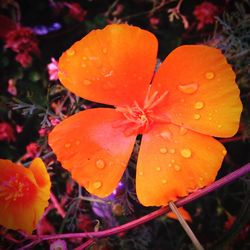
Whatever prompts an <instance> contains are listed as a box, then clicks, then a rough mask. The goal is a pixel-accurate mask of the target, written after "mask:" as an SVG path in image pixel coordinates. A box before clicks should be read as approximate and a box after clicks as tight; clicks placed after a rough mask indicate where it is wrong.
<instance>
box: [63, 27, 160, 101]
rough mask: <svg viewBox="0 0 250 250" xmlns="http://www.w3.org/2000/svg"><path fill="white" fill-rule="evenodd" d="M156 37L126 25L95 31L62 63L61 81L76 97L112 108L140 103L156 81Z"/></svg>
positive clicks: (80, 42) (69, 50) (78, 44)
mask: <svg viewBox="0 0 250 250" xmlns="http://www.w3.org/2000/svg"><path fill="white" fill-rule="evenodd" d="M157 47H158V43H157V39H156V37H155V36H154V35H153V34H152V33H150V32H148V31H145V30H142V29H140V28H138V27H133V26H130V25H127V24H112V25H108V26H106V27H105V28H104V29H102V30H93V31H91V32H90V33H89V34H88V35H86V36H85V37H84V38H83V39H82V40H80V41H78V42H76V43H75V44H73V45H72V46H71V48H70V49H68V50H67V51H66V52H65V53H63V55H62V56H61V58H60V60H59V69H60V72H59V79H60V81H61V82H62V84H63V85H64V86H65V87H66V88H67V89H69V90H70V91H72V92H73V93H75V94H77V95H79V96H81V97H83V98H85V99H88V100H91V101H95V102H101V103H106V104H112V105H124V104H131V103H132V102H133V101H134V100H137V101H138V102H139V103H142V101H143V100H144V98H145V95H146V90H147V88H148V86H149V83H150V81H151V79H152V77H153V71H154V67H155V63H156V54H157Z"/></svg>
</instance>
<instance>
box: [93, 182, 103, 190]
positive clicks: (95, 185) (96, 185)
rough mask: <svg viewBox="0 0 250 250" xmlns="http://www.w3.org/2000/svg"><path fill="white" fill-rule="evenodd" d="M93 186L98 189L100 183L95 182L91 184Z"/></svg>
mask: <svg viewBox="0 0 250 250" xmlns="http://www.w3.org/2000/svg"><path fill="white" fill-rule="evenodd" d="M93 186H94V188H95V189H99V188H100V187H101V186H102V183H101V182H100V181H95V182H94V183H93Z"/></svg>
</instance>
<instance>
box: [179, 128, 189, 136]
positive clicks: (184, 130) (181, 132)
mask: <svg viewBox="0 0 250 250" xmlns="http://www.w3.org/2000/svg"><path fill="white" fill-rule="evenodd" d="M187 131H188V130H187V129H186V128H184V127H181V128H180V135H185V134H186V133H187Z"/></svg>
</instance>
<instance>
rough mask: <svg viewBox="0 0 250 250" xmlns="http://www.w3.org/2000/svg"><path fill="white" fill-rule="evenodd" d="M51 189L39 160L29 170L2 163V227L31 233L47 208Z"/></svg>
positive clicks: (0, 167) (8, 162)
mask: <svg viewBox="0 0 250 250" xmlns="http://www.w3.org/2000/svg"><path fill="white" fill-rule="evenodd" d="M50 186H51V183H50V178H49V175H48V172H47V170H46V167H45V165H44V163H43V162H42V160H41V159H40V158H36V159H34V160H33V161H32V163H31V165H30V167H29V168H25V167H23V166H20V165H18V164H15V163H13V162H11V161H9V160H0V225H3V226H4V227H6V228H9V229H14V230H23V231H25V232H27V233H32V231H33V230H34V229H35V227H36V224H37V223H38V221H39V219H40V218H41V216H42V214H43V212H44V209H45V208H46V207H47V206H48V199H49V196H50Z"/></svg>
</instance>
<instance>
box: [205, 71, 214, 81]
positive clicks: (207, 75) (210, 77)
mask: <svg viewBox="0 0 250 250" xmlns="http://www.w3.org/2000/svg"><path fill="white" fill-rule="evenodd" d="M214 76H215V75H214V72H211V71H209V72H207V73H206V74H205V77H206V78H207V79H208V80H212V79H213V78H214Z"/></svg>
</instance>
